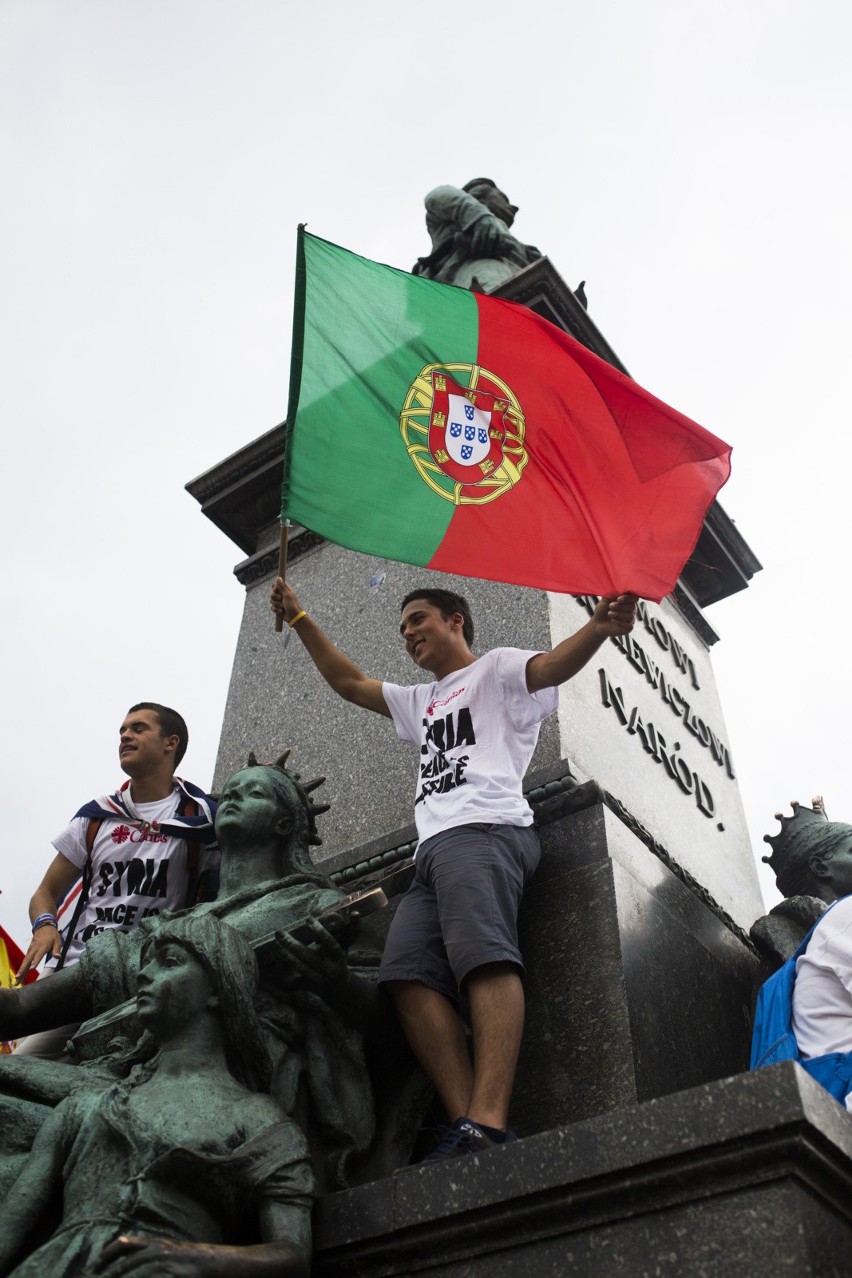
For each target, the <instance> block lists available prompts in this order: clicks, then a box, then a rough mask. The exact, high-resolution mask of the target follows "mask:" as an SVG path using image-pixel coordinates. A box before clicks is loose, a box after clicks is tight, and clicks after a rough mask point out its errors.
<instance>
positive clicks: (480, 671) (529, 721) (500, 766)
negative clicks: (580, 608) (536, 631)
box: [382, 648, 558, 841]
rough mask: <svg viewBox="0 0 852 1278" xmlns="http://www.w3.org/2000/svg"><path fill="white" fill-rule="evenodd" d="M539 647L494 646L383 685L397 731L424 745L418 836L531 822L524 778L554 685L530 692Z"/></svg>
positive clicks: (553, 701) (549, 711)
mask: <svg viewBox="0 0 852 1278" xmlns="http://www.w3.org/2000/svg"><path fill="white" fill-rule="evenodd" d="M534 656H536V653H535V652H523V651H521V650H520V649H519V648H495V649H493V651H491V652H487V653H485V655H484V656H482V657H479V658H478V659H477V660H476V661H475V662H474V663H473V665H470V666H465V667H464V669H462V670H456V671H454V672H453V673H452V674H450V675H447V677H446V678H445V679H441V680H439V681H437V682H433V683H420V684H414V685H413V686H412V687H408V688H404V687H401V686H400V685H399V684H395V683H385V684H383V685H382V689H383V692H384V696H385V701H386V703H387V707H388V709H389V710H390V712H391V715H392V717H393V721H394V724H395V726H396V730H397V735H398V736H399V738H400V740H401V741H410V742H411V743H412V744H413V745H416V746H419V747H420V756H421V759H420V774H419V776H418V778H417V788H416V792H415V798H414V817H415V820H416V822H417V833H418V835H419V836H420V840H421V841H422V840H423V839H428V838H430V837H431V836H432V835H433V834H438V833H439V832H440V831H441V830H449V829H452V828H453V827H454V826H457V825H470V824H473V823H474V822H478V821H488V822H494V823H499V824H501V825H532V819H533V818H532V811H531V809H530V806H529V804H528V803H527V801H526V799H525V798H524V796H523V792H522V788H521V783H522V781H523V776H524V773H525V772H526V770H527V767H528V765H529V761H530V759H531V758H532V753H533V750H534V749H535V745H536V742H537V740H538V732H539V727H540V725H541V722H542V720H543V719H546V718H547V716H548V715H550V714H553V712H554V710H555V709H556V706H557V702H558V690H557V689H556V688H544V689H543V690H542V691H541V692H529V691H527V684H526V668H527V662H528V661H529V659H530V657H534Z"/></svg>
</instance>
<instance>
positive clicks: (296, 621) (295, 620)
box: [287, 608, 308, 630]
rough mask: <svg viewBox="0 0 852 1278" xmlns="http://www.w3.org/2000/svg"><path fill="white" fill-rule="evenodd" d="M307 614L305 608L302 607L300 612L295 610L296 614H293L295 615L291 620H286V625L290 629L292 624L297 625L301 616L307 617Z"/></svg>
mask: <svg viewBox="0 0 852 1278" xmlns="http://www.w3.org/2000/svg"><path fill="white" fill-rule="evenodd" d="M307 615H308V611H307V609H306V608H303V609H302V611H301V612H297V613H296V615H295V617H294V618H293V620H292V621H288V622H287V625H288V626H289V627H290V629H291V630H292V629H293V627H294V626H296V625H298V623H299V622H300V621H301V620H302V618H303V617H307Z"/></svg>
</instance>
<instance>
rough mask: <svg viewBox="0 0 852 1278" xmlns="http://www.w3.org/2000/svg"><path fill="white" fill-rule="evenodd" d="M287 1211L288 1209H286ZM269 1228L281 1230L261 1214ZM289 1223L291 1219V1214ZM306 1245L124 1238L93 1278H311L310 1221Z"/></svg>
mask: <svg viewBox="0 0 852 1278" xmlns="http://www.w3.org/2000/svg"><path fill="white" fill-rule="evenodd" d="M282 1211H283V1209H282ZM261 1214H262V1216H264V1217H265V1219H264V1224H265V1226H266V1228H269V1225H270V1221H271V1222H272V1228H273V1229H274V1228H276V1227H277V1226H278V1224H279V1222H278V1220H277V1219H276V1218H275V1215H276V1214H275V1213H271V1212H270V1213H266V1211H265V1209H264V1211H263V1212H262V1213H261ZM287 1218H288V1219H289V1214H287ZM302 1232H303V1233H306V1234H307V1243H305V1241H304V1240H303V1239H294V1238H292V1237H290V1236H288V1237H287V1238H281V1239H279V1240H271V1241H269V1242H262V1243H257V1244H256V1245H254V1246H250V1247H224V1246H219V1245H216V1244H212V1243H196V1242H190V1243H187V1242H172V1241H171V1239H169V1238H140V1237H139V1236H138V1235H135V1234H122V1235H121V1236H120V1237H118V1238H116V1240H115V1242H112V1243H110V1244H109V1246H108V1247H105V1248H104V1251H103V1253H102V1254H101V1258H100V1261H99V1262H98V1264H97V1265H96V1266H95V1269H94V1273H96V1274H98V1275H101V1276H102V1278H125V1275H132V1276H133V1278H163V1274H164V1273H168V1274H170V1275H171V1278H234V1275H235V1274H239V1275H240V1278H255V1275H257V1278H260V1275H262V1274H268V1275H269V1276H270V1278H276V1276H277V1278H307V1275H308V1274H309V1273H310V1270H311V1247H310V1217H308V1222H307V1226H306V1227H305V1226H303V1230H302Z"/></svg>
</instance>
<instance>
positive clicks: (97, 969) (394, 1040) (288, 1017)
mask: <svg viewBox="0 0 852 1278" xmlns="http://www.w3.org/2000/svg"><path fill="white" fill-rule="evenodd" d="M288 755H289V751H287V752H285V753H284V754H283V755H282V756H281V757H280V758H279V759H278V760H277V761H276V762H274V763H269V764H262V763H258V761H257V759H256V758H255V757H254V755H251V756H250V757H249V761H248V765H247V766H246V767H245V768H242V769H240V770H239V771H238V772H236V773H235V774H234V775H233V776H231V777H230V778H229V779H228V780H227V781H226V783H225V785H224V787H223V789H222V794H221V800H220V803H219V808H218V812H217V816H216V833H217V839H218V843H219V847H220V850H221V853H222V872H221V884H220V889H219V893H218V896H217V898H216V899H215V900H214V901H211V902H205V903H203V904H200V905H196V906H194V907H193V908H192V910H190V911H183V912H181V914H180V915H168V914H162V915H160V916H158V917H156V918H153V919H151V920H150V921H148V920H146V921H145V924H144V926H143V927H141V928H139V929H138V930H137V931H134V932H128V933H123V932H119V931H110V932H104V933H102V934H101V935H99V936H97V937H95V938H93V939H92V941H91V942H90V943H89V944H88V945H87V946H86V950H85V954H84V957H83V959H82V960H81V961H80V963H78V964H77V965H76V966H74V967H71V968H67V969H64V970H63V971H61V972H58V973H57V974H56V975H55V976H54V977H53V978H52V979H51V980H50V981H38V982H36V983H35V984H34V985H30V986H25V987H22V988H20V989H14V990H10V989H2V990H0V1033H2V1034H3V1036H4V1037H20V1036H23V1035H25V1034H27V1033H34V1032H38V1031H39V1030H41V1029H43V1028H49V1027H51V1026H53V1025H59V1024H63V1023H65V1022H66V1021H67V1020H68V1018H69V1015H73V1016H74V1018H75V1019H78V1020H82V1021H83V1022H84V1024H83V1025H82V1027H81V1029H80V1030H79V1031H78V1033H77V1035H76V1036H75V1038H74V1040H73V1044H72V1046H73V1048H74V1057H75V1063H73V1064H68V1063H64V1062H60V1061H52V1060H41V1059H37V1058H35V1057H16V1056H14V1055H12V1056H4V1057H3V1058H2V1059H0V1191H2V1192H3V1193H4V1194H5V1192H6V1191H7V1190H8V1189H9V1188H10V1187H11V1186H12V1185H13V1184H15V1182H16V1180H17V1178H18V1176H19V1175H20V1173H21V1171H22V1169H23V1168H24V1166H25V1164H26V1160H27V1158H28V1156H29V1153H30V1150H31V1148H33V1142H34V1141H36V1138H37V1137H38V1136H39V1133H40V1131H41V1130H42V1128H43V1126H44V1125H45V1123H46V1122H47V1121H48V1119H49V1118H50V1116H51V1114H52V1112H53V1110H54V1107H56V1106H57V1105H59V1104H61V1102H63V1101H64V1100H66V1099H69V1098H71V1097H73V1096H77V1095H79V1094H81V1093H87V1094H88V1093H92V1094H96V1093H104V1092H106V1091H107V1090H108V1089H109V1088H110V1087H113V1086H115V1085H117V1080H119V1081H120V1080H122V1079H124V1078H125V1076H132V1069H133V1067H134V1063H135V1062H136V1056H135V1055H134V1053H135V1051H136V1044H137V1042H138V1041H140V1036H143V1037H144V1035H143V1025H142V1024H140V1021H141V1019H142V1018H141V1009H140V1006H138V1005H137V979H138V977H139V973H140V965H141V964H144V962H145V954H146V951H147V948H148V947H149V945H150V944H151V943H152V941H154V940H155V939H156V937H157V935H158V933H159V932H160V931H161V930H164V929H168V928H170V927H173V926H174V920H175V919H177V920H178V922H180V920H181V916H182V915H189V916H191V917H192V918H208V917H209V918H210V919H211V920H213V921H214V923H215V925H216V926H217V927H224V928H225V929H226V931H230V930H235V931H236V932H238V933H239V934H240V935H241V937H242V938H243V941H242V943H243V944H244V943H245V942H248V944H249V946H250V947H251V949H252V950H253V951H254V956H255V958H256V960H257V966H258V969H259V984H258V986H257V990H256V992H255V994H254V996H253V999H252V1002H253V1014H254V1015H256V1018H257V1021H258V1022H259V1034H260V1037H261V1040H262V1044H263V1054H264V1056H266V1057H268V1058H269V1062H270V1068H269V1071H268V1074H269V1079H268V1091H269V1094H270V1095H271V1097H272V1099H273V1101H274V1102H275V1103H276V1104H277V1105H278V1106H279V1107H280V1110H281V1111H282V1113H283V1114H285V1115H286V1116H287V1119H288V1120H289V1121H290V1122H291V1123H293V1124H295V1126H296V1128H297V1129H298V1130H299V1131H300V1132H301V1133H302V1134H303V1136H304V1138H305V1141H306V1146H307V1150H308V1157H309V1160H310V1164H311V1175H312V1182H313V1185H314V1189H315V1192H319V1191H328V1190H333V1189H340V1188H343V1187H345V1186H347V1185H350V1184H352V1183H354V1182H358V1181H360V1180H364V1179H370V1178H371V1177H374V1176H376V1175H380V1174H383V1173H384V1172H385V1171H386V1170H387V1168H388V1167H389V1166H394V1165H397V1164H398V1163H400V1162H402V1163H404V1162H405V1161H406V1159H407V1157H408V1154H409V1153H410V1143H411V1132H412V1131H415V1130H416V1128H417V1126H418V1121H419V1117H420V1110H421V1108H422V1107H423V1106H424V1105H425V1103H427V1102H428V1093H427V1089H426V1085H425V1080H424V1079H423V1078H422V1076H421V1075H420V1074H419V1072H418V1071H417V1070H416V1069H415V1068H414V1063H413V1058H412V1057H411V1055H410V1053H409V1051H408V1049H407V1047H406V1045H405V1043H404V1040H403V1039H402V1035H401V1033H400V1031H399V1029H398V1027H397V1024H396V1021H395V1018H394V1017H393V1016H392V1014H391V1012H390V1010H389V1007H388V1005H387V1002H386V1000H384V999H383V998H381V997H380V995H379V993H378V990H377V986H376V984H375V979H374V978H375V975H376V973H377V968H378V957H379V955H378V953H376V952H375V946H374V945H371V943H370V942H369V940H367V941H365V942H364V943H361V942H359V930H360V921H361V918H362V917H363V916H364V915H366V914H367V913H369V912H370V911H372V910H375V909H377V908H379V907H381V906H382V905H384V904H386V903H387V900H386V895H385V892H386V891H387V893H388V894H391V893H392V892H394V891H396V890H399V889H398V886H397V885H395V884H393V883H391V882H389V881H388V878H387V876H386V878H384V879H382V880H381V883H380V884H379V885H377V886H372V885H370V884H369V883H368V884H366V885H363V886H362V888H361V890H359V892H357V893H354V894H351V895H347V894H346V893H345V892H343V891H342V890H341V889H340V888H339V887H337V886H336V885H335V883H334V882H333V881H332V880H331V879H330V878H329V877H328V876H327V875H325V874H323V873H322V871H321V870H320V869H319V868H318V867H317V866H316V865H314V863H313V862H312V860H311V858H310V847H311V846H312V845H316V844H318V843H321V839H320V836H319V835H318V833H317V827H316V817H317V816H318V815H319V814H320V813H322V812H324V811H326V810H327V808H328V804H316V803H314V801H313V799H312V798H311V793H312V791H313V790H314V789H315V788H316V787H317V786H318V785H320V784H321V783H322V781H323V780H324V778H322V777H320V778H316V779H315V780H313V781H308V782H304V783H303V782H302V781H301V780H300V778H299V774H298V773H296V772H293V771H292V770H290V769H289V768H288V767H287V757H288ZM391 877H392V876H391ZM232 949H233V947H232ZM138 988H139V990H140V991H141V989H142V986H141V983H140V984H139V987H138ZM128 1071H131V1074H130V1075H129V1074H128ZM204 1103H205V1097H204V1090H203V1087H202V1088H201V1089H200V1090H199V1096H198V1104H199V1106H201V1107H203V1105H204ZM36 1148H38V1145H36ZM73 1272H75V1273H76V1272H77V1270H74V1271H73ZM86 1272H88V1271H86ZM282 1272H283V1271H282Z"/></svg>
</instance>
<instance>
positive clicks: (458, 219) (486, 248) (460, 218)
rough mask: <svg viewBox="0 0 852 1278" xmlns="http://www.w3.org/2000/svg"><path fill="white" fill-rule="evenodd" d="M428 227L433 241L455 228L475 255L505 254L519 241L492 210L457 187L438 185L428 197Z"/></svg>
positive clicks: (498, 255) (500, 255)
mask: <svg viewBox="0 0 852 1278" xmlns="http://www.w3.org/2000/svg"><path fill="white" fill-rule="evenodd" d="M426 227H427V229H428V231H429V234H430V235H431V236H432V242H433V244H436V245H437V244H440V243H442V242H443V241H444V240H446V238H447V236H448V233H449V232H450V230H451V229H452V231H453V232H454V233H460V234H461V235H462V236H464V238H465V240H466V241H467V244H468V247H469V248H470V253H471V256H472V257H503V256H504V255H505V253H506V251H507V250H509V249H511V248H512V247H514V246H515V245H517V243H518V241H517V240H516V239H515V237H514V235H512V233H511V231H509V230H508V228H507V227H506V226H504V224H503V223H502V222H501V221H500V219H499V218H497V217H495V216H494V214H493V213H492V212H491V210H490V209H488V208H486V207H485V205H484V204H483V203H482V202H481V201H480V200H477V199H476V198H475V196H473V195H470V194H468V192H467V191H460V190H459V189H458V188H457V187H455V186H436V187H435V189H434V191H430V192H429V194H428V195H427V196H426Z"/></svg>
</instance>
